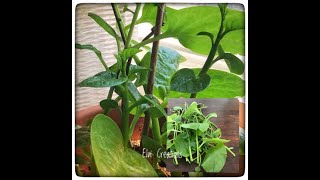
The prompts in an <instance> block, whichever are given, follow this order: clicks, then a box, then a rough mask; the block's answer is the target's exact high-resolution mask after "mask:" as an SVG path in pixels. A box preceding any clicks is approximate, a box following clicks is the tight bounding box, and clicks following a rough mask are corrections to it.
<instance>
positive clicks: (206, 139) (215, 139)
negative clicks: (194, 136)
mask: <svg viewBox="0 0 320 180" xmlns="http://www.w3.org/2000/svg"><path fill="white" fill-rule="evenodd" d="M202 141H203V142H205V143H227V142H229V141H230V140H227V139H220V138H211V139H209V138H202Z"/></svg>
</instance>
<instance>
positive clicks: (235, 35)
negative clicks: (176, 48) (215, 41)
mask: <svg viewBox="0 0 320 180" xmlns="http://www.w3.org/2000/svg"><path fill="white" fill-rule="evenodd" d="M156 11H157V7H155V6H151V5H148V6H146V5H145V6H144V7H143V11H142V16H141V18H140V19H139V20H138V21H137V23H144V22H147V23H150V24H152V25H154V23H155V19H156ZM199 17H201V18H199ZM165 19H166V21H165V26H164V27H163V28H162V31H163V32H164V34H165V36H166V37H173V38H177V39H178V40H179V42H180V43H181V44H182V45H183V46H184V47H186V48H188V49H190V50H192V51H194V52H197V53H200V54H204V55H208V53H209V51H210V49H211V46H212V44H211V41H208V39H207V37H204V36H197V34H198V33H199V32H208V33H211V34H212V35H214V37H217V34H218V31H219V28H220V24H221V13H220V9H219V7H214V6H194V7H187V8H182V9H179V10H175V9H172V8H170V7H167V8H166V18H165ZM190 22H192V23H190ZM223 24H224V26H225V29H226V30H227V31H228V33H227V34H226V35H225V36H224V37H223V39H222V40H221V42H220V43H221V45H222V46H223V48H224V49H225V50H226V51H227V52H230V53H233V54H240V55H244V40H245V39H244V30H243V28H244V12H242V11H238V10H233V9H228V13H227V15H226V17H225V20H224V23H223Z"/></svg>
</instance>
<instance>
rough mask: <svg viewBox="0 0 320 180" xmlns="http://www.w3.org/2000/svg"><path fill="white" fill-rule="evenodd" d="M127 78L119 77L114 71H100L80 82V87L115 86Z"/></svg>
mask: <svg viewBox="0 0 320 180" xmlns="http://www.w3.org/2000/svg"><path fill="white" fill-rule="evenodd" d="M127 80H128V77H119V78H118V79H117V74H116V73H114V72H110V71H109V72H106V71H103V72H100V73H98V74H96V75H94V76H92V77H89V78H87V79H85V80H83V81H82V82H80V84H79V85H80V87H112V86H117V85H120V84H122V83H124V82H125V81H127Z"/></svg>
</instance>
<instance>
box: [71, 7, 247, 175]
mask: <svg viewBox="0 0 320 180" xmlns="http://www.w3.org/2000/svg"><path fill="white" fill-rule="evenodd" d="M111 5H112V9H113V11H114V16H115V19H116V20H117V28H118V30H119V33H118V32H117V31H116V30H115V29H113V28H112V27H111V26H110V25H109V24H108V23H107V22H106V21H104V20H103V19H102V18H101V17H100V16H99V15H97V14H94V13H89V14H88V15H89V16H90V17H91V18H92V19H93V20H94V21H95V22H97V24H99V25H100V26H101V28H103V29H104V30H105V31H106V32H107V33H108V34H109V35H111V36H112V37H114V39H115V43H116V44H117V50H118V53H117V54H115V59H116V63H115V64H114V65H112V66H108V65H107V64H106V63H105V61H104V59H103V56H102V53H101V52H100V51H99V50H98V49H97V48H95V47H94V46H92V45H90V44H76V48H78V49H87V50H91V51H93V52H94V53H95V54H96V55H97V57H98V59H99V60H100V61H101V64H102V65H103V67H104V69H105V70H104V71H102V72H99V73H97V74H96V75H94V76H93V77H89V78H87V79H85V80H84V81H82V82H81V83H80V84H79V85H80V86H81V87H93V88H104V87H109V88H110V90H109V92H108V94H107V95H106V96H107V98H106V99H104V100H102V101H101V102H100V106H101V107H102V108H103V109H104V111H105V113H104V114H105V115H97V116H96V117H95V118H94V119H93V121H92V124H91V127H90V134H89V138H90V143H89V144H91V150H92V153H93V156H92V159H93V162H94V164H95V165H96V169H97V172H98V174H99V175H100V176H131V175H134V176H141V175H143V176H154V175H155V173H154V171H153V170H151V168H152V167H151V166H150V165H149V164H148V163H147V161H146V160H145V159H144V160H142V159H141V158H142V157H141V156H138V155H137V154H136V155H135V152H134V151H131V150H130V148H129V139H130V137H131V134H132V132H133V128H134V126H135V123H136V122H137V121H138V119H139V117H140V116H143V114H145V118H146V119H145V124H144V134H146V131H147V129H148V128H149V119H151V121H150V122H151V125H150V126H151V129H152V134H153V139H152V142H153V143H154V142H156V143H157V144H161V140H162V139H163V138H162V137H165V136H164V135H166V134H163V135H162V137H161V135H160V130H159V129H160V127H159V122H158V119H157V118H159V117H161V116H165V112H164V110H163V108H164V107H165V106H166V103H167V100H168V97H169V96H174V95H175V94H174V92H171V93H170V91H172V90H174V91H180V92H188V93H198V92H200V91H201V92H200V93H199V94H198V97H200V96H201V93H203V92H204V91H202V90H203V89H204V88H206V90H208V89H210V88H211V87H212V86H214V87H215V89H214V91H213V92H214V95H213V97H235V96H243V81H242V80H241V79H240V78H239V77H237V76H236V75H234V74H232V73H228V72H223V71H217V70H211V69H209V70H206V72H204V73H201V74H199V76H198V77H197V76H195V74H194V73H193V74H192V73H191V71H190V70H188V69H187V70H185V69H182V70H180V71H178V72H177V70H178V65H179V63H180V62H182V61H183V60H184V58H183V57H182V56H181V55H180V54H179V53H178V52H177V51H175V50H172V49H169V48H166V47H159V43H158V42H159V40H161V39H164V38H169V37H173V38H176V39H178V40H179V42H180V43H181V44H182V45H183V46H185V47H186V48H189V49H190V50H192V51H194V52H196V53H200V54H205V55H207V54H208V52H209V51H210V53H209V56H208V59H209V60H210V59H211V58H212V57H215V53H214V54H213V53H211V52H216V51H217V50H212V49H213V47H215V48H216V49H217V47H218V51H219V56H222V55H223V53H222V52H223V49H224V50H225V51H226V52H228V53H234V54H236V53H238V54H241V55H242V54H243V52H244V48H243V45H244V44H243V39H244V37H243V31H241V26H242V24H243V23H242V20H243V18H242V17H243V13H242V12H239V11H235V10H228V11H225V12H228V13H224V14H226V15H225V18H224V20H223V21H222V20H221V19H219V18H221V17H220V16H218V15H220V14H219V12H220V13H222V10H223V8H224V9H226V5H219V8H218V7H209V6H195V7H189V8H183V9H180V10H176V9H173V8H170V7H165V5H164V4H145V5H144V6H143V10H142V16H141V17H140V18H138V14H139V11H140V9H141V4H137V5H136V9H135V10H134V11H133V10H130V9H129V8H128V7H127V6H125V8H124V9H123V11H124V12H126V13H133V19H132V22H131V24H128V25H125V24H124V22H123V20H122V17H121V14H120V10H119V7H118V5H117V4H111ZM221 9H222V10H221ZM144 22H147V23H151V24H152V25H153V26H154V27H153V28H152V32H151V33H150V34H148V35H147V36H146V37H145V38H144V39H143V40H142V41H141V42H137V41H135V40H133V39H132V35H133V30H134V28H135V25H137V24H139V23H144ZM190 22H192V23H190ZM221 22H223V23H221ZM220 24H223V25H224V24H226V25H224V27H229V29H228V31H223V32H224V33H222V34H223V36H222V35H221V34H220V36H218V35H219V32H220V31H219V29H220V27H221V26H219V25H220ZM237 28H238V29H239V30H236V29H237ZM222 29H223V28H222ZM242 29H243V28H242ZM224 30H225V29H224ZM211 34H212V35H214V36H215V37H217V38H218V37H220V38H219V39H214V38H213V37H211ZM201 35H202V36H201ZM203 35H208V36H209V37H210V38H211V41H210V40H209V41H208V38H207V37H205V36H203ZM152 36H153V37H152ZM222 37H223V38H222ZM85 43H86V42H85ZM149 43H153V46H152V50H151V51H149V52H147V53H146V54H145V55H144V57H143V58H142V60H140V59H139V58H138V56H137V53H141V49H140V48H145V45H147V44H149ZM215 44H217V45H215ZM235 44H236V45H235ZM214 45H215V46H214ZM222 47H223V49H222ZM210 54H211V55H210ZM212 54H213V55H212ZM227 56H228V55H225V56H222V57H220V59H223V58H224V59H225V60H226V59H228V58H226V57H227ZM209 57H210V58H209ZM132 59H133V60H134V62H135V64H132ZM216 59H217V58H215V60H216ZM229 59H230V60H229V61H230V62H229V64H230V66H229V67H231V66H232V67H234V62H239V61H238V60H237V59H236V60H233V59H235V58H229ZM213 61H214V60H213ZM213 61H212V60H210V62H211V63H209V61H208V60H207V61H206V62H208V63H206V64H210V65H212V62H213ZM227 61H228V60H227ZM227 63H228V62H227ZM239 64H240V63H239ZM240 66H241V64H240V65H239V67H240ZM207 67H208V66H206V68H204V69H207ZM240 69H241V68H240ZM199 71H200V70H199V69H193V72H195V73H199ZM203 71H204V70H203ZM149 72H150V73H149ZM176 72H177V73H176ZM181 72H183V73H181ZM234 72H236V71H234ZM175 73H176V74H175ZM174 74H175V75H174ZM179 74H180V75H179ZM181 74H183V75H181ZM173 76H174V77H175V78H174V79H176V77H180V76H185V77H188V78H189V79H187V78H184V79H183V81H182V82H184V85H183V86H181V87H183V88H185V89H187V90H180V89H179V88H178V90H177V89H176V88H175V86H174V82H175V80H174V79H173V80H171V78H172V77H173ZM178 79H179V78H178ZM190 79H191V80H190ZM170 80H171V84H170ZM210 80H211V81H210ZM208 81H209V82H210V85H206V84H208ZM139 86H143V89H144V91H145V92H144V94H145V95H143V94H141V93H140V92H139V91H138V90H137V87H139ZM199 87H200V88H199ZM230 87H232V88H230ZM153 88H154V89H153ZM197 88H198V89H197ZM114 92H115V93H117V94H118V95H119V96H118V97H117V98H115V99H112V94H113V93H114ZM153 93H154V94H155V95H156V97H155V96H154V95H153ZM210 94H211V93H208V94H206V95H210ZM177 96H181V94H178V95H177ZM182 96H184V94H182ZM210 97H211V95H210ZM158 98H159V99H161V100H162V101H163V102H162V103H160V102H159V101H158ZM120 100H121V108H119V107H118V102H119V101H120ZM111 109H116V110H117V111H118V112H119V114H120V115H121V120H122V125H123V126H122V127H121V131H119V128H118V127H117V126H116V124H114V122H113V121H111V119H110V118H109V117H108V116H106V114H107V113H108V112H109V111H110V110H111ZM130 112H131V113H133V114H135V115H134V118H133V120H132V123H131V124H129V113H130ZM110 121H111V122H110ZM106 132H108V133H106ZM119 132H120V133H119ZM110 136H112V137H113V138H110ZM82 137H85V138H86V139H88V134H86V136H82ZM160 138H161V140H160ZM146 145H147V144H146ZM114 147H116V148H114ZM116 150H119V153H116V155H115V156H114V157H112V158H110V157H109V156H106V154H114V153H115V151H116ZM129 156H130V157H132V159H130V161H127V159H126V158H128V157H129ZM110 162H112V163H110ZM114 162H118V163H114ZM139 163H140V164H139ZM131 166H132V167H133V166H134V168H131V170H132V169H134V172H128V170H124V168H123V167H127V169H130V168H129V167H131Z"/></svg>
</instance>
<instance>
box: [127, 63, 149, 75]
mask: <svg viewBox="0 0 320 180" xmlns="http://www.w3.org/2000/svg"><path fill="white" fill-rule="evenodd" d="M148 71H149V69H148V68H146V67H142V66H137V65H134V64H131V65H130V67H129V75H128V76H131V75H132V74H135V73H138V72H139V73H145V74H146V73H148Z"/></svg>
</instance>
